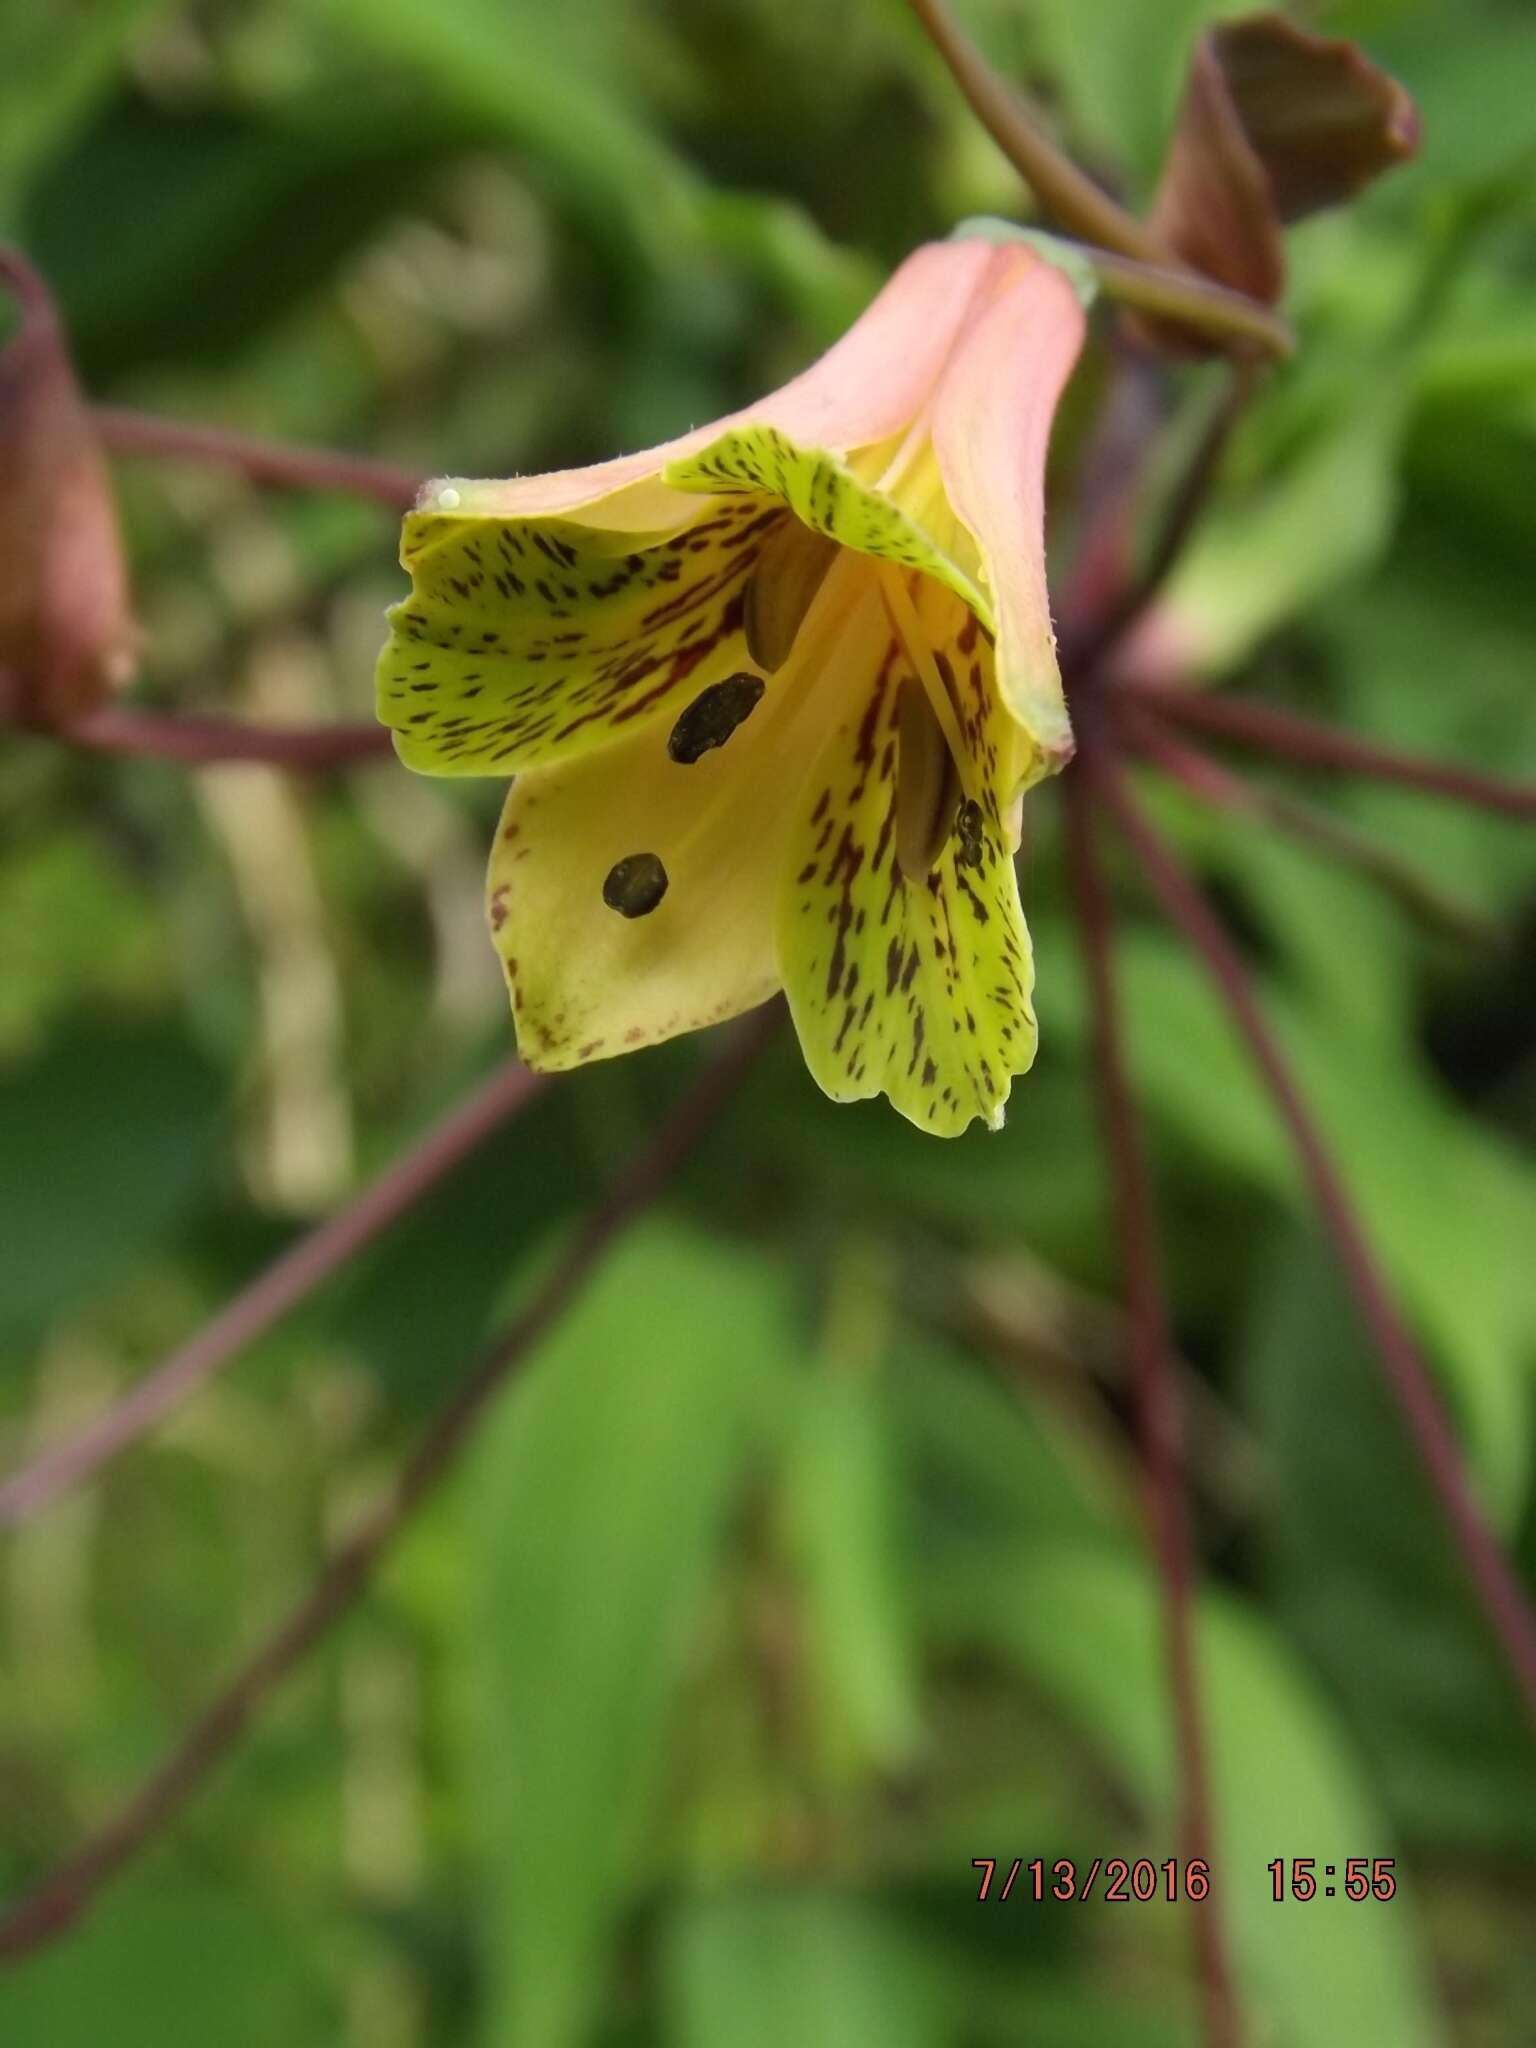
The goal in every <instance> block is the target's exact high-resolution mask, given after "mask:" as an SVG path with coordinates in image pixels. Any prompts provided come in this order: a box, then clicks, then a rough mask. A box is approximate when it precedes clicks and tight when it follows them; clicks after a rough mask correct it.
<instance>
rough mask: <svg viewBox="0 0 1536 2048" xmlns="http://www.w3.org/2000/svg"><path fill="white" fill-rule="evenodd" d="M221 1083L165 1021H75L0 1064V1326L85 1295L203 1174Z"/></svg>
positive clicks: (33, 1318) (163, 1224)
mask: <svg viewBox="0 0 1536 2048" xmlns="http://www.w3.org/2000/svg"><path fill="white" fill-rule="evenodd" d="M222 1108H223V1086H222V1083H221V1081H220V1079H219V1077H218V1076H217V1075H216V1074H215V1073H214V1072H213V1070H212V1069H211V1068H210V1067H209V1066H208V1065H207V1063H206V1062H205V1061H204V1059H203V1058H202V1055H201V1054H200V1053H199V1052H198V1051H197V1050H196V1049H195V1048H194V1047H193V1046H192V1045H191V1044H190V1043H189V1042H188V1040H187V1039H185V1038H184V1037H183V1036H182V1035H181V1034H180V1033H179V1032H178V1031H177V1030H175V1029H174V1028H172V1027H170V1026H156V1025H153V1024H143V1025H132V1024H121V1023H116V1024H112V1025H110V1026H108V1025H104V1024H95V1023H87V1022H83V1021H82V1022H80V1023H77V1024H74V1025H72V1026H70V1027H67V1028H66V1029H64V1030H61V1031H60V1032H58V1033H57V1034H56V1035H55V1037H54V1039H53V1041H52V1043H51V1044H50V1045H49V1047H48V1049H47V1050H46V1051H45V1052H43V1053H42V1054H40V1055H39V1056H38V1057H37V1058H35V1059H33V1060H31V1061H29V1062H27V1063H26V1064H17V1065H13V1066H12V1067H11V1068H10V1069H9V1070H8V1071H5V1072H3V1073H0V1327H4V1328H8V1329H12V1330H15V1329H22V1330H33V1329H35V1328H37V1327H38V1326H40V1325H41V1324H42V1323H43V1322H45V1321H46V1320H47V1318H48V1317H49V1316H51V1315H55V1314H58V1313H59V1312H60V1311H62V1310H66V1309H71V1308H74V1307H76V1306H77V1305H79V1304H80V1303H81V1302H86V1301H91V1300H93V1299H96V1298H98V1297H99V1296H100V1295H102V1294H103V1293H105V1292H106V1290H107V1289H108V1288H109V1287H110V1286H111V1285H112V1284H113V1283H114V1281H115V1280H116V1278H117V1277H118V1274H119V1273H120V1272H121V1271H122V1269H123V1268H124V1267H125V1266H127V1265H128V1264H129V1263H130V1262H131V1261H132V1260H133V1259H134V1258H135V1257H136V1256H137V1255H138V1254H139V1253H140V1252H141V1251H142V1250H144V1249H145V1248H146V1247H148V1246H151V1245H154V1244H156V1243H157V1242H158V1241H159V1240H161V1239H162V1238H163V1237H164V1236H165V1235H166V1234H167V1233H168V1232H169V1230H170V1229H171V1228H172V1226H173V1225H174V1224H175V1222H176V1220H177V1219H178V1218H179V1217H180V1216H181V1215H183V1214H184V1213H185V1212H186V1210H187V1208H188V1205H189V1204H190V1202H191V1199H192V1197H193V1195H194V1194H195V1193H196V1191H197V1190H198V1189H199V1187H201V1186H204V1185H206V1177H207V1174H208V1170H209V1167H210V1164H211V1161H212V1158H213V1154H214V1147H215V1143H216V1140H217V1137H218V1131H219V1122H220V1113H221V1110H222Z"/></svg>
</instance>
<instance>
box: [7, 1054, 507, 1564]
mask: <svg viewBox="0 0 1536 2048" xmlns="http://www.w3.org/2000/svg"><path fill="white" fill-rule="evenodd" d="M544 1086H545V1082H544V1080H543V1078H542V1077H541V1076H539V1075H537V1074H531V1073H529V1071H528V1070H527V1068H526V1067H520V1066H518V1065H517V1064H516V1062H515V1061H508V1062H507V1064H506V1065H505V1066H504V1067H502V1068H500V1069H499V1070H498V1071H497V1072H496V1073H495V1074H493V1075H492V1077H491V1078H490V1080H489V1081H487V1082H486V1083H485V1084H484V1085H483V1086H482V1087H480V1088H478V1089H477V1090H476V1091H475V1092H474V1094H472V1095H470V1096H469V1097H468V1098H467V1099H466V1100H465V1101H463V1102H461V1103H459V1104H458V1105H457V1106H456V1107H455V1108H454V1109H452V1110H450V1111H449V1113H448V1114H447V1116H445V1117H444V1118H443V1119H442V1120H441V1121H440V1122H439V1123H436V1124H434V1125H433V1126H432V1128H431V1129H430V1130H429V1131H428V1132H427V1134H426V1135H425V1137H423V1138H422V1139H420V1140H419V1141H418V1143H416V1144H415V1145H413V1146H412V1148H411V1149H410V1151H408V1152H407V1153H406V1154H405V1155H404V1156H403V1157H402V1158H400V1159H397V1160H396V1161H395V1163H394V1165H393V1166H391V1167H389V1168H387V1169H386V1171H385V1172H384V1173H382V1174H381V1175H380V1176H379V1178H378V1179H377V1180H376V1181H375V1182H374V1183H373V1185H372V1186H371V1187H369V1188H366V1189H365V1190H364V1191H363V1193H362V1194H360V1195H359V1196H358V1197H357V1198H356V1200H355V1201H353V1202H350V1203H349V1204H348V1205H347V1207H346V1208H345V1209H343V1210H342V1211H341V1212H340V1214H339V1215H336V1216H332V1217H331V1218H330V1219H329V1221H327V1222H325V1223H322V1224H320V1225H319V1226H318V1228H317V1229H314V1230H312V1231H310V1232H309V1234H308V1235H307V1236H306V1237H302V1238H300V1239H299V1241H298V1243H297V1244H294V1245H291V1246H290V1247H289V1249H288V1250H287V1251H285V1252H284V1253H282V1255H281V1256H280V1257H279V1258H277V1259H276V1260H275V1261H274V1262H273V1263H272V1264H271V1265H270V1266H269V1267H268V1268H267V1270H266V1271H265V1272H264V1273H263V1274H261V1276H260V1277H259V1278H258V1279H256V1280H253V1281H252V1282H251V1284H250V1286H249V1287H247V1288H245V1289H244V1290H243V1291H242V1292H241V1293H239V1294H237V1295H236V1296H235V1297H234V1299H233V1300H232V1301H230V1302H228V1303H226V1305H225V1306H224V1307H223V1308H222V1309H220V1311H219V1313H218V1314H217V1315H216V1316H215V1317H214V1318H213V1320H212V1321H211V1322H208V1323H205V1324H204V1325H203V1327H202V1329H200V1330H199V1331H198V1332H197V1334H196V1335H195V1336H194V1337H191V1338H189V1339H188V1341H187V1342H186V1343H185V1344H183V1345H182V1346H181V1348H180V1349H179V1350H177V1351H173V1352H172V1353H171V1355H170V1357H169V1358H167V1359H166V1360H165V1361H164V1363H163V1364H161V1365H158V1366H157V1367H156V1368H155V1369H154V1371H153V1372H148V1373H146V1374H145V1375H144V1377H143V1378H142V1379H141V1380H138V1381H136V1382H135V1384H134V1385H133V1386H132V1387H131V1388H130V1389H129V1391H128V1392H127V1393H126V1394H124V1395H123V1396H122V1398H121V1399H120V1400H117V1401H114V1402H113V1403H112V1405H111V1406H110V1407H108V1408H105V1409H103V1410H102V1412H101V1413H100V1414H99V1415H97V1416H96V1417H95V1418H94V1419H93V1420H92V1421H91V1422H89V1423H87V1425H86V1426H85V1428H84V1429H82V1430H81V1431H80V1433H79V1434H78V1435H77V1436H73V1437H69V1438H66V1439H65V1441H64V1442H62V1443H58V1444H55V1445H54V1446H53V1447H52V1449H50V1450H46V1451H44V1452H43V1453H42V1454H41V1456H40V1457H37V1458H35V1459H34V1460H33V1461H32V1463H31V1464H29V1465H26V1466H24V1467H23V1468H22V1470H21V1471H19V1472H16V1473H13V1474H12V1476H11V1477H10V1478H9V1479H7V1480H6V1481H4V1483H3V1484H0V1528H4V1527H7V1526H14V1525H15V1524H17V1523H19V1522H23V1521H26V1520H27V1519H28V1518H29V1517H30V1516H32V1515H35V1514H37V1513H39V1512H40V1510H42V1509H43V1508H45V1507H47V1506H49V1504H50V1503H51V1502H53V1501H54V1500H56V1499H57V1498H58V1496H59V1495H60V1494H61V1493H66V1492H68V1491H69V1490H70V1489H71V1488H72V1487H76V1486H79V1485H81V1484H83V1482H84V1481H85V1480H87V1479H89V1478H91V1477H92V1476H93V1475H94V1474H95V1473H97V1472H99V1471H100V1469H101V1467H102V1466H103V1465H105V1464H106V1463H107V1462H108V1461H109V1460H110V1459H112V1458H115V1457H117V1456H118V1454H119V1453H120V1452H122V1451H124V1450H126V1449H127V1448H128V1447H129V1446H130V1445H131V1444H134V1443H136V1442H137V1441H138V1440H139V1438H140V1437H142V1436H143V1435H145V1434H146V1432H147V1431H149V1430H151V1429H153V1428H155V1427H156V1426H157V1425H158V1424H159V1423H161V1422H163V1421H164V1420H165V1418H166V1416H167V1415H169V1414H170V1413H171V1411H172V1410H173V1409H175V1408H177V1407H179V1406H180V1404H181V1403H182V1402H183V1401H185V1400H186V1399H187V1397H188V1396H189V1395H190V1394H193V1393H195V1392H196V1391H197V1389H198V1388H199V1387H201V1386H203V1385H204V1384H205V1383H206V1382H207V1381H208V1380H210V1379H211V1378H212V1377H213V1376H214V1374H215V1373H216V1372H218V1371H219V1370H220V1369H221V1367H223V1366H225V1365H227V1364H228V1363H229V1361H230V1360H231V1359H232V1358H233V1357H234V1356H235V1355H236V1353H237V1352H240V1351H243V1350H244V1349H245V1347H246V1346H247V1345H248V1344H252V1343H254V1342H255V1341H256V1339H257V1338H258V1337H260V1336H263V1335H264V1334H265V1333H266V1332H267V1331H268V1330H270V1329H271V1328H272V1326H273V1324H274V1323H276V1322H277V1321H278V1320H279V1319H280V1318H281V1317H283V1316H285V1315H286V1314H287V1313H288V1311H289V1310H290V1309H291V1308H293V1307H295V1306H296V1305H297V1304H298V1303H299V1302H300V1301H302V1300H303V1299H304V1298H305V1296H306V1295H308V1294H312V1293H313V1292H314V1290H315V1289H316V1288H317V1287H318V1286H320V1284H321V1283H322V1282H323V1281H325V1280H327V1279H329V1278H330V1276H331V1274H333V1273H334V1272H336V1271H337V1270H338V1269H339V1268H340V1267H342V1266H344V1265H345V1264H346V1263H347V1261H348V1260H349V1259H352V1258H355V1257H356V1256H357V1254H358V1253H359V1252H360V1251H362V1250H363V1249H364V1248H365V1247H366V1246H368V1245H369V1244H371V1243H372V1242H373V1240H374V1239H375V1238H376V1237H379V1236H380V1235H382V1233H383V1232H384V1231H386V1230H388V1229H389V1227H390V1225H391V1224H393V1223H395V1222H397V1221H398V1220H399V1218H400V1217H401V1216H403V1215H405V1214H406V1212H407V1211H408V1210H410V1209H412V1208H414V1207H415V1205H416V1203H417V1202H419V1201H420V1200H421V1199H422V1197H423V1196H425V1195H426V1194H428V1193H430V1191H431V1190H432V1189H433V1188H434V1187H436V1185H437V1184H438V1182H439V1181H441V1180H445V1179H446V1178H447V1176H448V1175H449V1174H450V1173H452V1172H453V1170H454V1168H455V1167H456V1166H458V1165H459V1164H460V1162H461V1161H462V1160H464V1159H466V1158H467V1157H468V1156H469V1154H470V1153H471V1152H474V1151H475V1150H477V1149H478V1147H479V1146H481V1145H483V1144H484V1143H485V1141H486V1140H487V1139H488V1138H489V1137H490V1136H491V1135H492V1133H493V1132H495V1131H497V1130H499V1129H500V1128H501V1127H502V1125H503V1124H505V1123H507V1122H508V1121H509V1120H510V1119H511V1118H512V1117H514V1116H516V1115H517V1114H518V1113H519V1112H520V1111H521V1110H523V1109H524V1108H526V1107H527V1105H528V1103H529V1102H531V1101H532V1099H533V1098H534V1096H535V1095H536V1094H538V1092H539V1091H540V1089H541V1088H543V1087H544Z"/></svg>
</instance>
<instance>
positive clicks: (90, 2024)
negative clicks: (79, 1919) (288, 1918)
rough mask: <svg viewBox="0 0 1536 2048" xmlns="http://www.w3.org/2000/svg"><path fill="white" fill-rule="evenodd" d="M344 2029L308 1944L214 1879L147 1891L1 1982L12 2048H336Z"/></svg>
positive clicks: (143, 1887)
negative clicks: (174, 2047)
mask: <svg viewBox="0 0 1536 2048" xmlns="http://www.w3.org/2000/svg"><path fill="white" fill-rule="evenodd" d="M340 2023H341V2015H340V2014H339V2013H337V2012H335V2011H332V2010H331V2009H330V2001H329V2000H328V1999H327V1997H326V1995H325V1992H324V1989H323V1987H322V1984H321V1981H320V1979H319V1976H318V1973H317V1972H316V1970H315V1968H314V1966H313V1964H312V1963H311V1962H310V1960H309V1959H308V1957H307V1956H306V1954H305V1952H304V1950H303V1948H302V1947H301V1946H300V1944H299V1943H298V1942H297V1941H296V1940H295V1939H294V1938H293V1937H292V1935H290V1934H288V1933H287V1932H286V1931H285V1930H284V1929H283V1928H282V1927H280V1925H279V1924H278V1923H277V1922H276V1921H274V1920H273V1919H271V1918H270V1917H269V1916H268V1915H267V1914H266V1913H265V1912H264V1911H262V1910H261V1909H260V1908H259V1907H257V1906H256V1905H255V1904H253V1903H252V1902H251V1901H250V1900H248V1899H245V1898H242V1897H240V1896H239V1895H238V1894H236V1893H234V1892H231V1891H228V1890H225V1889H224V1888H223V1887H222V1886H221V1885H219V1884H218V1883H217V1882H216V1881H215V1880H214V1879H213V1878H212V1877H211V1876H210V1875H209V1873H207V1872H206V1871H205V1872H203V1873H202V1874H201V1875H200V1876H199V1877H198V1878H197V1879H196V1881H194V1880H193V1879H191V1878H190V1877H189V1878H185V1879H172V1878H161V1879H159V1880H157V1881H154V1882H146V1881H143V1880H141V1881H139V1882H137V1883H135V1884H134V1885H132V1886H130V1888H129V1889H128V1890H127V1891H125V1892H124V1893H122V1894H121V1895H116V1894H114V1895H112V1896H110V1897H108V1898H107V1899H106V1900H104V1901H103V1902H102V1904H101V1905H100V1907H98V1909H97V1910H96V1912H95V1913H93V1914H92V1916H91V1917H90V1918H89V1919H88V1920H87V1921H86V1922H85V1923H84V1925H83V1926H81V1927H79V1928H77V1929H71V1931H70V1933H69V1935H68V1937H67V1939H65V1940H63V1941H61V1942H59V1943H58V1945H57V1946H56V1947H53V1948H50V1949H48V1950H46V1951H45V1952H44V1953H43V1954H42V1955H40V1956H39V1957H37V1958H36V1959H35V1960H33V1961H30V1962H28V1963H27V1964H26V1965H25V1967H16V1966H13V1967H11V1968H9V1969H7V1970H6V1971H5V1972H4V1973H3V1974H0V2038H3V2039H4V2041H5V2044H6V2048H101V2044H103V2043H105V2042H108V2041H110V2042H111V2044H112V2048H165V2044H166V2043H167V2042H168V2041H206V2042H209V2043H212V2042H215V2041H216V2042H217V2043H218V2044H219V2048H275V2044H277V2043H281V2044H282V2048H328V2044H331V2043H334V2042H335V2041H336V2039H337V2028H338V2026H339V2025H340Z"/></svg>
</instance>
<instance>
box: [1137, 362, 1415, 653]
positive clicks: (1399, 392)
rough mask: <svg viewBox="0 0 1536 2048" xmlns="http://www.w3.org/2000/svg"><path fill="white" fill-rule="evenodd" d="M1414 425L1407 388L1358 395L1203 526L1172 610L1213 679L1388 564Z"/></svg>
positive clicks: (1170, 598) (1389, 380)
mask: <svg viewBox="0 0 1536 2048" xmlns="http://www.w3.org/2000/svg"><path fill="white" fill-rule="evenodd" d="M1404 416H1405V399H1404V392H1403V387H1402V384H1401V382H1400V380H1399V379H1397V378H1395V377H1381V378H1380V379H1379V381H1378V382H1377V383H1376V385H1375V387H1374V388H1373V389H1372V390H1370V391H1368V392H1367V393H1365V394H1364V395H1363V396H1362V395H1361V394H1360V392H1359V390H1358V386H1357V385H1355V386H1352V394H1351V398H1350V402H1349V403H1348V405H1347V407H1345V408H1344V409H1342V410H1340V411H1338V412H1335V413H1331V414H1330V416H1329V417H1328V418H1327V420H1326V421H1325V422H1324V424H1323V425H1322V426H1321V427H1320V428H1319V429H1318V430H1316V431H1315V432H1314V434H1313V437H1312V439H1311V441H1310V442H1309V443H1308V444H1307V445H1306V446H1304V447H1303V448H1302V449H1301V450H1300V451H1299V452H1297V453H1296V454H1295V455H1293V456H1291V457H1290V459H1289V460H1287V461H1286V463H1285V464H1284V466H1283V467H1281V468H1280V469H1279V470H1278V471H1277V472H1276V473H1275V474H1274V475H1273V476H1271V477H1268V478H1266V479H1265V480H1264V481H1263V482H1262V483H1259V484H1257V485H1255V486H1254V487H1253V488H1252V489H1251V490H1250V491H1249V492H1247V493H1246V494H1245V495H1243V496H1242V497H1239V498H1236V499H1234V500H1233V501H1231V502H1226V503H1223V504H1222V505H1220V506H1219V508H1218V510H1217V514H1216V516H1213V517H1212V518H1210V519H1207V520H1205V521H1204V522H1202V524H1201V526H1200V527H1199V529H1198V531H1197V534H1196V537H1195V540H1194V542H1193V544H1192V545H1191V547H1190V550H1189V552H1188V554H1186V556H1185V557H1184V560H1183V562H1182V564H1181V565H1180V567H1179V568H1178V570H1176V572H1175V574H1174V576H1173V579H1172V581H1171V583H1170V585H1169V588H1168V592H1167V596H1166V600H1165V602H1166V604H1167V607H1168V610H1169V613H1170V615H1171V617H1172V618H1173V619H1176V620H1177V621H1178V626H1177V630H1178V631H1179V632H1181V633H1186V634H1188V636H1189V637H1190V640H1191V642H1192V651H1193V655H1194V659H1195V661H1196V662H1197V664H1198V666H1199V667H1200V668H1201V669H1202V670H1203V671H1205V672H1211V673H1219V672H1221V671H1224V670H1227V669H1231V668H1233V667H1235V666H1236V665H1237V664H1238V663H1239V662H1240V661H1242V660H1243V659H1244V657H1245V656H1247V655H1248V654H1250V653H1251V652H1252V651H1253V649H1254V648H1255V647H1257V645H1258V644H1259V642H1260V641H1261V640H1263V639H1264V638H1265V636H1266V635H1268V634H1270V633H1272V632H1273V631H1274V630H1275V629H1276V628H1277V627H1279V626H1282V625H1284V624H1286V623H1288V622H1289V621H1290V620H1292V619H1294V618H1296V617H1297V616H1298V615H1301V614H1304V613H1305V612H1306V611H1307V610H1308V608H1309V607H1310V606H1312V605H1313V604H1315V603H1316V602H1317V600H1318V599H1319V598H1320V597H1322V596H1323V595H1324V594H1325V593H1326V592H1328V591H1331V590H1333V589H1335V588H1336V587H1337V586H1338V585H1340V584H1342V583H1345V582H1347V581H1348V580H1350V579H1351V578H1353V577H1357V576H1359V575H1361V574H1362V573H1363V572H1364V571H1365V570H1366V569H1369V568H1370V567H1372V566H1373V564H1374V563H1375V562H1376V561H1377V559H1378V558H1379V557H1380V555H1381V554H1382V552H1383V551H1384V550H1385V548H1386V546H1387V543H1388V542H1389V540H1390V539H1391V537H1392V530H1393V525H1394V523H1395V521H1396V517H1397V509H1398V492H1397V462H1398V451H1399V446H1400V443H1401V439H1402V429H1403V421H1404Z"/></svg>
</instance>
